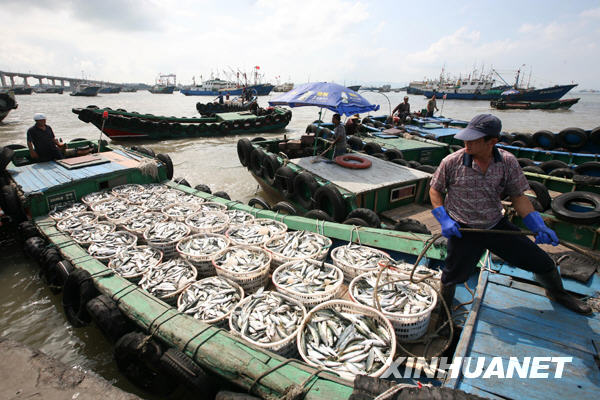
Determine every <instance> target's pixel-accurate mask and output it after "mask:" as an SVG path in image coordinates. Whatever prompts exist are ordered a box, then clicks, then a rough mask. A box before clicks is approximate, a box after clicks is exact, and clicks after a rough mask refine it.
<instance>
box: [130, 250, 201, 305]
mask: <svg viewBox="0 0 600 400" xmlns="http://www.w3.org/2000/svg"><path fill="white" fill-rule="evenodd" d="M195 279H196V272H195V270H194V267H193V266H192V265H190V263H188V262H187V261H185V260H183V259H181V258H179V257H177V258H174V259H172V260H169V261H167V262H164V263H162V264H158V265H156V266H154V267H152V268H150V269H148V270H147V271H146V273H145V274H144V276H143V278H142V280H141V281H140V282H139V283H138V285H139V286H141V287H142V289H144V290H146V291H148V292H149V293H150V294H152V295H154V296H156V297H159V298H162V297H166V296H170V295H173V294H175V292H177V291H179V290H181V289H183V288H185V287H186V286H187V285H188V284H190V283H191V282H193V281H194V280H195Z"/></svg>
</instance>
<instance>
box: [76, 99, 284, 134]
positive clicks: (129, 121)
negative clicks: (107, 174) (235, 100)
mask: <svg viewBox="0 0 600 400" xmlns="http://www.w3.org/2000/svg"><path fill="white" fill-rule="evenodd" d="M72 111H73V113H75V114H77V115H78V118H79V119H80V120H82V121H83V122H86V123H89V122H91V123H92V124H93V125H94V126H96V127H97V128H98V129H101V130H102V129H103V130H102V131H103V132H104V134H105V135H106V136H108V137H109V138H111V139H112V140H119V139H127V140H129V139H145V140H164V139H179V138H185V137H209V136H224V135H235V134H248V133H256V132H274V131H279V130H282V129H284V128H285V127H286V126H287V124H288V123H289V122H290V120H291V118H292V112H291V111H289V110H285V109H283V108H280V107H275V108H273V109H270V110H259V115H256V114H253V113H251V112H249V111H238V112H228V113H218V114H215V115H214V116H211V117H201V118H186V117H181V118H176V117H163V116H157V115H152V114H140V113H137V112H127V111H126V110H123V109H118V110H112V109H110V108H97V107H96V106H88V107H87V108H74V109H73V110H72ZM105 111H106V112H107V119H103V113H104V112H105Z"/></svg>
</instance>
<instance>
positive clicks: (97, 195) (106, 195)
mask: <svg viewBox="0 0 600 400" xmlns="http://www.w3.org/2000/svg"><path fill="white" fill-rule="evenodd" d="M114 198H115V195H114V194H112V193H111V192H109V191H108V190H101V191H99V192H93V193H89V194H86V195H85V196H83V197H82V198H81V201H82V202H83V204H85V205H87V206H88V207H90V206H91V205H92V204H94V203H97V202H99V201H102V200H109V199H114Z"/></svg>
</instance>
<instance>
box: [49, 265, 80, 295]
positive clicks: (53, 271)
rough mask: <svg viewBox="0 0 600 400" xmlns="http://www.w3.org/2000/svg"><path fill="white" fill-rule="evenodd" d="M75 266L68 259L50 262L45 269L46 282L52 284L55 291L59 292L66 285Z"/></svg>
mask: <svg viewBox="0 0 600 400" xmlns="http://www.w3.org/2000/svg"><path fill="white" fill-rule="evenodd" d="M74 270H75V268H74V267H73V265H72V264H71V263H70V262H69V261H68V260H60V261H58V262H55V263H53V264H50V265H49V266H48V268H46V271H45V274H44V275H45V277H46V282H48V284H49V285H50V286H51V288H52V289H53V291H55V292H56V293H58V291H60V289H62V288H63V287H64V286H65V283H66V282H67V278H68V277H69V275H70V274H71V272H73V271H74Z"/></svg>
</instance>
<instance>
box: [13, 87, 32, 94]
mask: <svg viewBox="0 0 600 400" xmlns="http://www.w3.org/2000/svg"><path fill="white" fill-rule="evenodd" d="M10 90H12V91H13V92H14V93H15V94H31V93H33V88H32V87H31V86H14V87H12V88H11V89H10Z"/></svg>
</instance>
